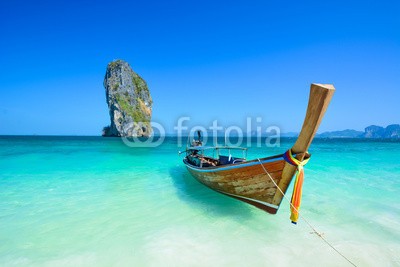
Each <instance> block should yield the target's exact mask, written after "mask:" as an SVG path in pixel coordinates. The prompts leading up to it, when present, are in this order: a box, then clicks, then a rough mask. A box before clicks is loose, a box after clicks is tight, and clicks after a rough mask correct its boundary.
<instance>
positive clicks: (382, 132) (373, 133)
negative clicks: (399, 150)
mask: <svg viewBox="0 0 400 267" xmlns="http://www.w3.org/2000/svg"><path fill="white" fill-rule="evenodd" d="M316 137H317V138H377V139H400V125H399V124H391V125H389V126H387V127H386V128H384V127H381V126H376V125H371V126H368V127H366V128H365V130H364V132H362V131H356V130H350V129H347V130H343V131H333V132H324V133H321V134H317V135H316Z"/></svg>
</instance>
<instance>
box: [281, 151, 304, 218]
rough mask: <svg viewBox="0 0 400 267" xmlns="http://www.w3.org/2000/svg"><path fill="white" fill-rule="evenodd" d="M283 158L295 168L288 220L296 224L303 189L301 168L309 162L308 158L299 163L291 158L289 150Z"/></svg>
mask: <svg viewBox="0 0 400 267" xmlns="http://www.w3.org/2000/svg"><path fill="white" fill-rule="evenodd" d="M283 158H284V159H285V161H286V162H287V163H289V164H290V165H293V166H296V167H297V172H296V179H295V181H294V187H293V194H292V200H291V201H290V203H291V205H290V211H291V214H290V220H292V223H294V224H297V220H298V218H299V209H300V204H301V194H302V187H303V181H304V168H303V166H304V165H306V164H307V162H308V161H309V160H310V158H307V159H304V160H303V161H300V160H298V159H296V158H295V157H293V155H292V150H291V149H289V150H288V151H286V152H285V154H283Z"/></svg>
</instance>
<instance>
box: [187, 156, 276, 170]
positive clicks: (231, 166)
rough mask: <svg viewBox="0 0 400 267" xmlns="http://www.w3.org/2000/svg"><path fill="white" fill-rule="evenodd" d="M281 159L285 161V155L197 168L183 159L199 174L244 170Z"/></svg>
mask: <svg viewBox="0 0 400 267" xmlns="http://www.w3.org/2000/svg"><path fill="white" fill-rule="evenodd" d="M279 158H282V159H283V154H279V155H274V156H270V157H265V158H260V159H253V160H249V161H244V162H239V163H231V164H226V165H221V166H210V167H197V166H195V165H192V164H190V163H189V161H188V160H187V159H186V157H185V158H184V159H183V163H184V164H185V165H186V167H188V168H191V169H193V170H195V171H198V172H216V171H225V170H232V169H237V168H243V167H250V166H254V165H258V164H260V162H261V164H264V163H269V162H274V161H275V159H279Z"/></svg>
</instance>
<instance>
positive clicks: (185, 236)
mask: <svg viewBox="0 0 400 267" xmlns="http://www.w3.org/2000/svg"><path fill="white" fill-rule="evenodd" d="M293 142H294V140H291V139H287V140H282V141H281V147H280V148H266V147H262V148H256V147H252V148H250V150H249V155H248V157H249V158H253V157H259V156H266V155H272V154H277V153H282V152H284V151H285V150H286V149H287V148H289V147H290V146H291V145H292V144H293ZM178 150H180V148H178V147H177V142H176V139H174V138H169V139H167V140H166V141H165V142H164V143H163V144H162V145H161V146H160V147H157V148H144V147H136V148H132V147H128V146H126V145H125V144H124V143H123V142H122V141H121V140H120V139H118V138H101V137H0V266H349V265H348V263H347V262H346V261H345V260H343V259H342V258H341V257H340V256H339V255H337V254H336V253H335V252H334V251H333V250H332V249H331V248H330V247H328V246H327V245H326V244H325V243H323V242H322V241H321V240H320V239H319V238H318V236H316V235H315V234H311V233H310V232H311V230H310V228H309V227H308V226H307V224H306V223H305V222H303V221H301V220H300V221H299V223H298V225H293V224H291V223H290V220H289V205H288V203H286V202H282V205H281V208H280V210H279V212H278V214H276V215H270V214H267V213H265V212H263V211H261V210H258V209H256V208H254V207H252V206H249V205H246V204H244V203H242V202H239V201H237V200H234V199H231V198H228V197H226V196H223V195H220V194H218V193H215V192H214V191H212V190H210V189H208V188H205V187H204V186H203V185H201V184H199V183H198V182H197V181H195V180H194V178H192V177H191V176H190V175H189V174H188V173H187V171H186V169H185V167H184V166H183V164H182V157H181V156H178V155H177V151H178ZM399 151H400V142H380V141H368V140H315V141H314V143H313V145H312V147H311V148H310V152H311V153H312V159H311V161H310V163H309V164H308V165H307V166H306V177H305V184H304V187H303V201H302V208H301V212H302V214H303V215H304V216H305V217H306V218H307V219H308V220H309V221H310V222H311V223H312V224H313V225H314V226H315V227H316V228H317V229H318V230H319V231H321V232H323V233H324V237H325V238H326V239H327V240H329V241H330V242H331V243H332V244H333V245H334V246H335V247H336V248H337V249H338V250H340V251H342V252H343V254H345V255H346V256H347V257H348V258H350V259H351V260H352V261H353V262H354V263H356V264H357V265H358V266H400V163H399V160H398V157H399ZM290 189H291V188H290ZM290 189H289V190H290Z"/></svg>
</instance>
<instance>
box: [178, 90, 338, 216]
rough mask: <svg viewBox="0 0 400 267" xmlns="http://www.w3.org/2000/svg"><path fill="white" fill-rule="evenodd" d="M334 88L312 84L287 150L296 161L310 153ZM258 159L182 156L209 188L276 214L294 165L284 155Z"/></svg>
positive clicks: (193, 173)
mask: <svg viewBox="0 0 400 267" xmlns="http://www.w3.org/2000/svg"><path fill="white" fill-rule="evenodd" d="M334 91H335V88H334V86H333V85H331V84H311V87H310V97H309V102H308V107H307V112H306V116H305V119H304V123H303V126H302V129H301V131H300V134H299V137H298V139H297V140H296V142H295V144H294V145H293V147H292V148H291V150H290V151H291V153H292V154H293V155H295V157H296V159H297V160H298V161H299V162H302V161H303V160H304V159H306V157H309V155H308V153H307V151H308V148H309V146H310V144H311V142H312V140H313V138H314V136H315V134H316V132H317V129H318V127H319V125H320V123H321V121H322V118H323V116H324V114H325V111H326V109H327V108H328V105H329V102H330V100H331V98H332V96H333V93H334ZM260 161H261V163H260ZM260 161H259V160H258V159H256V160H252V161H246V162H242V163H237V164H226V165H221V166H214V167H210V166H207V167H198V166H196V165H193V164H191V163H190V161H189V160H188V159H187V158H185V159H184V160H183V162H184V163H185V165H186V167H187V169H188V170H189V172H190V173H191V174H192V175H193V176H194V177H195V178H196V179H197V180H198V181H199V182H201V183H203V184H205V185H206V186H208V187H209V188H211V189H214V190H216V191H218V192H220V193H223V194H225V195H228V196H231V197H234V198H237V199H239V200H241V201H244V202H247V203H249V204H252V205H254V206H256V207H258V208H261V209H263V210H265V211H267V212H269V213H272V214H275V213H276V212H277V210H278V208H279V205H280V204H281V202H282V199H283V194H285V193H286V190H287V188H288V187H289V184H290V182H291V181H292V179H293V176H294V174H295V173H296V170H297V167H296V166H294V165H292V164H290V163H288V162H286V161H285V160H284V159H283V155H277V156H273V157H268V158H262V159H260ZM261 164H262V165H261ZM262 166H264V168H265V169H266V170H267V172H268V173H269V175H271V177H272V178H273V180H274V182H275V183H274V182H272V181H271V178H270V177H269V175H267V173H266V172H265V170H264V168H263V167H262ZM291 205H292V204H291Z"/></svg>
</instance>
